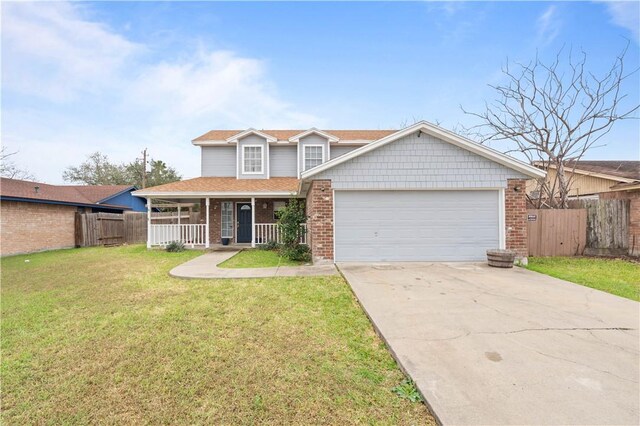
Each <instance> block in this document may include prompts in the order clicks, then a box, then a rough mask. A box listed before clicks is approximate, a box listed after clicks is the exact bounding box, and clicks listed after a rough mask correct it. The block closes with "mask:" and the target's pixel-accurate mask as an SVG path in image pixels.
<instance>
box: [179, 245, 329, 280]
mask: <svg viewBox="0 0 640 426" xmlns="http://www.w3.org/2000/svg"><path fill="white" fill-rule="evenodd" d="M237 253H238V252H237V251H217V252H211V253H206V254H203V255H202V256H199V257H196V258H195V259H192V260H190V261H188V262H185V263H183V264H182V265H179V266H176V267H175V268H173V269H172V270H171V271H170V272H169V275H171V276H172V277H176V278H268V277H310V276H318V275H337V274H338V271H337V270H336V268H335V266H334V265H333V264H332V263H325V264H314V265H309V266H279V267H276V268H219V267H218V265H219V264H220V263H222V262H224V261H225V260H227V259H229V258H230V257H232V256H234V255H236V254H237Z"/></svg>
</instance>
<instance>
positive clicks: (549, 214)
mask: <svg viewBox="0 0 640 426" xmlns="http://www.w3.org/2000/svg"><path fill="white" fill-rule="evenodd" d="M527 221H528V222H527V228H528V229H527V230H528V244H529V256H575V255H580V254H583V252H584V249H585V247H586V244H587V211H586V210H585V209H568V210H528V211H527Z"/></svg>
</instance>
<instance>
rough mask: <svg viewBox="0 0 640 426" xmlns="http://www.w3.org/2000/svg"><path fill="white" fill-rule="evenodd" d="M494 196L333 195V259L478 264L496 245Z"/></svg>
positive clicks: (497, 227) (497, 216)
mask: <svg viewBox="0 0 640 426" xmlns="http://www.w3.org/2000/svg"><path fill="white" fill-rule="evenodd" d="M499 205H500V193H499V191H497V190H484V191H336V192H335V260H336V261H341V262H348V261H360V262H367V261H368V262H385V261H480V260H483V259H484V258H485V251H486V250H487V249H489V248H497V247H499V246H500V224H499V222H500V217H501V213H500V212H499Z"/></svg>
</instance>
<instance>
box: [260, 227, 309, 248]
mask: <svg viewBox="0 0 640 426" xmlns="http://www.w3.org/2000/svg"><path fill="white" fill-rule="evenodd" d="M255 232H256V244H266V243H269V242H271V241H275V242H276V243H281V242H282V232H281V231H280V227H279V226H278V224H277V223H256V226H255ZM300 244H307V224H306V223H303V224H302V225H301V226H300Z"/></svg>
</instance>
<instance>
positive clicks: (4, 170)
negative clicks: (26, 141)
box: [0, 146, 35, 180]
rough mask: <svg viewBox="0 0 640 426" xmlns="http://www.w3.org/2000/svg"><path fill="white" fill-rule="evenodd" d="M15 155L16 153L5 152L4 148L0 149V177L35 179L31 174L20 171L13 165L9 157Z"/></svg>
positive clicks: (5, 148)
mask: <svg viewBox="0 0 640 426" xmlns="http://www.w3.org/2000/svg"><path fill="white" fill-rule="evenodd" d="M17 153H18V151H14V152H9V151H7V147H5V146H3V147H2V148H1V149H0V175H2V177H6V178H10V179H22V180H33V179H35V178H34V177H33V175H32V174H31V173H29V172H28V171H26V170H23V169H20V168H19V167H18V166H16V163H14V162H13V161H12V160H11V159H10V157H11V156H13V155H16V154H17Z"/></svg>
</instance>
